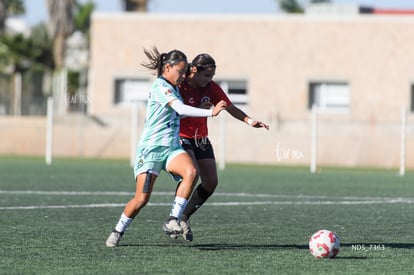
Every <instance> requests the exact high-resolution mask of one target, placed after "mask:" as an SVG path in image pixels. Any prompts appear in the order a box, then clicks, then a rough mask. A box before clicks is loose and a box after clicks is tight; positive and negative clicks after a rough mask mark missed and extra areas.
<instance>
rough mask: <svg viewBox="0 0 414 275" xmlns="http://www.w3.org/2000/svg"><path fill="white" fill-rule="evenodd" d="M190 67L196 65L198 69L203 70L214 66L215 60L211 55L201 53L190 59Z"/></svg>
mask: <svg viewBox="0 0 414 275" xmlns="http://www.w3.org/2000/svg"><path fill="white" fill-rule="evenodd" d="M191 67H196V68H197V70H198V71H203V70H205V69H207V68H215V67H216V62H215V61H214V58H213V57H211V55H209V54H207V53H201V54H199V55H197V56H196V57H194V59H193V61H191Z"/></svg>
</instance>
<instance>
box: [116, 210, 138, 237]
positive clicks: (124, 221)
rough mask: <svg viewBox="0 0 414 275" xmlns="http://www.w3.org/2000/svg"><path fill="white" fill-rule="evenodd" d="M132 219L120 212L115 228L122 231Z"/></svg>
mask: <svg viewBox="0 0 414 275" xmlns="http://www.w3.org/2000/svg"><path fill="white" fill-rule="evenodd" d="M133 220H134V219H131V218H128V217H127V216H125V214H124V213H122V215H121V218H120V219H119V221H118V223H117V225H116V226H115V230H116V231H118V232H120V233H122V232H125V230H126V229H127V228H128V226H129V225H130V224H131V223H132V221H133Z"/></svg>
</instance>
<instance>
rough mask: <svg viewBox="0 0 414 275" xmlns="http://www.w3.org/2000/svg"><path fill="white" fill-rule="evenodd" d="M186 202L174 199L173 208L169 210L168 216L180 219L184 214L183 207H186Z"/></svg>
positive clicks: (178, 198) (181, 199)
mask: <svg viewBox="0 0 414 275" xmlns="http://www.w3.org/2000/svg"><path fill="white" fill-rule="evenodd" d="M187 203H188V200H186V199H184V198H180V197H175V199H174V202H173V206H172V208H171V212H170V216H172V217H176V218H177V219H179V218H181V215H182V214H183V212H184V209H185V207H186V206H187Z"/></svg>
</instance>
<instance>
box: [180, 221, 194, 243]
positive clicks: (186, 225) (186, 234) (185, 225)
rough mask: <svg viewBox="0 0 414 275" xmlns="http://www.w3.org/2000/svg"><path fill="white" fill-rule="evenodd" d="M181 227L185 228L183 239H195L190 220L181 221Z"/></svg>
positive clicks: (190, 240)
mask: <svg viewBox="0 0 414 275" xmlns="http://www.w3.org/2000/svg"><path fill="white" fill-rule="evenodd" d="M180 226H181V229H182V230H183V234H182V235H183V239H184V240H185V241H189V242H192V241H193V231H191V228H190V221H180Z"/></svg>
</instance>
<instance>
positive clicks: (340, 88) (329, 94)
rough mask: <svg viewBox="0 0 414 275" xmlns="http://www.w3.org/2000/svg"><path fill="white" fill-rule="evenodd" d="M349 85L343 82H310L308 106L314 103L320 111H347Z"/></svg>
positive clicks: (310, 106) (310, 107)
mask: <svg viewBox="0 0 414 275" xmlns="http://www.w3.org/2000/svg"><path fill="white" fill-rule="evenodd" d="M349 93H350V92H349V85H348V84H347V83H344V82H311V83H310V84H309V101H308V108H309V109H312V106H313V105H314V104H316V106H317V107H318V110H319V112H322V113H346V112H348V111H349V105H350V95H349Z"/></svg>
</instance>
